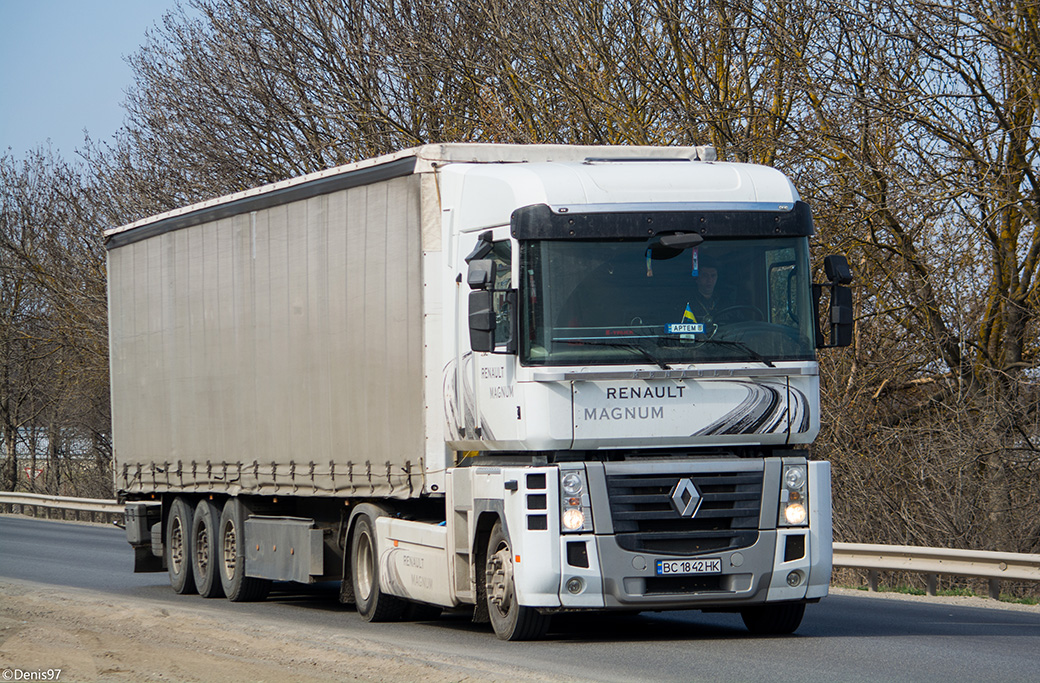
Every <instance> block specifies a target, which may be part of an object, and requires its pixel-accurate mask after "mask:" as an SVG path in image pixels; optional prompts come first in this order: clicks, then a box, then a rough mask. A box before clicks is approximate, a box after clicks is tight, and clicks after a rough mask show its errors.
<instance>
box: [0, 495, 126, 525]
mask: <svg viewBox="0 0 1040 683" xmlns="http://www.w3.org/2000/svg"><path fill="white" fill-rule="evenodd" d="M8 506H10V507H11V508H12V511H13V508H14V506H20V507H21V508H22V511H23V512H24V509H25V508H27V507H28V508H33V513H34V514H35V512H36V509H37V508H45V509H48V510H62V518H64V514H65V512H66V511H70V512H76V513H77V514H78V513H80V512H89V513H91V516H93V515H94V514H95V513H97V514H103V515H105V518H106V520H111V518H112V516H114V515H122V514H123V506H122V505H120V504H119V503H117V502H116V501H115V500H102V499H98V498H69V497H67V496H50V495H46V494H41V493H16V492H12V491H0V508H4V507H8Z"/></svg>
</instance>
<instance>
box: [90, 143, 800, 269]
mask: <svg viewBox="0 0 1040 683" xmlns="http://www.w3.org/2000/svg"><path fill="white" fill-rule="evenodd" d="M669 159H675V160H685V161H697V160H700V161H714V160H715V150H714V149H712V148H710V147H636V146H580V145H495V144H476V143H446V144H433V145H423V146H420V147H412V148H410V149H405V150H401V151H399V152H394V153H393V154H387V155H384V156H380V157H375V158H372V159H366V160H364V161H359V162H357V163H353V164H346V165H343V166H337V167H335V168H330V169H326V170H323V171H318V172H316V173H310V174H307V175H304V176H300V177H297V178H291V179H289V180H284V181H280V182H277V183H272V184H269V185H263V186H260V187H256V188H252V189H249V190H244V191H242V192H236V193H234V194H230V195H227V196H224V197H217V198H214V199H210V200H207V201H203V202H199V203H197V204H192V205H189V206H185V207H182V208H178V209H174V210H172V211H167V212H165V213H161V214H158V215H155V216H151V217H149V218H144V219H141V220H139V221H135V222H133V223H130V224H128V225H124V226H121V227H118V228H113V229H110V230H107V231H106V232H105V237H106V246H107V248H108V249H115V248H117V247H120V246H123V245H124V244H129V243H132V242H138V241H140V240H143V239H147V238H149V237H152V236H155V235H159V234H163V233H166V232H170V231H173V230H179V229H181V228H187V227H190V226H192V225H199V224H201V223H206V222H209V221H213V220H218V219H221V218H228V217H231V216H236V215H240V214H243V213H248V212H252V211H259V210H262V209H266V208H270V207H273V206H278V205H281V204H286V203H288V202H292V201H297V200H301V199H308V198H311V197H316V196H320V195H324V194H328V193H331V192H336V191H339V190H344V189H348V188H352V187H359V186H363V185H368V184H371V183H375V182H379V181H382V180H389V179H391V178H399V177H403V176H408V175H411V174H414V173H430V172H433V171H435V170H436V169H437V168H439V167H442V166H445V165H448V164H460V163H467V164H495V163H524V162H529V163H537V162H570V163H582V162H586V161H604V160H606V161H610V160H629V161H634V160H646V161H661V160H669ZM740 166H741V167H743V168H745V169H748V170H750V169H756V168H757V169H761V171H759V172H758V173H755V175H756V176H761V178H762V179H763V180H764V179H765V177H766V176H762V175H761V174H762V172H765V173H767V174H768V176H769V177H771V178H772V179H773V183H775V182H776V180H777V179H779V178H782V174H780V173H778V172H777V171H776V170H775V169H770V168H767V167H756V166H754V165H750V164H746V165H745V164H741V165H740ZM781 184H783V185H785V186H788V188H789V191H791V192H793V188H790V187H789V185H790V183H789V181H786V179H783V180H782V181H781ZM795 198H796V197H795Z"/></svg>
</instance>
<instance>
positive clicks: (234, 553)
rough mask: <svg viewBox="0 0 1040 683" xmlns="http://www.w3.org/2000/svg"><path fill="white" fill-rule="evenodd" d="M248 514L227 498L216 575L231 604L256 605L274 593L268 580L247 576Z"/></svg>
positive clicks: (222, 515) (240, 506) (240, 505)
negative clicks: (246, 523)
mask: <svg viewBox="0 0 1040 683" xmlns="http://www.w3.org/2000/svg"><path fill="white" fill-rule="evenodd" d="M245 518H246V510H245V506H244V505H242V503H241V501H239V500H238V499H237V498H228V500H227V502H226V503H224V511H223V512H222V513H220V527H219V533H218V534H217V538H218V539H219V542H218V544H217V573H218V574H219V575H220V585H221V587H223V589H224V595H226V596H227V599H228V600H230V601H231V602H256V601H259V600H263V599H264V598H266V597H267V594H268V593H269V592H270V591H271V581H270V580H269V579H258V578H256V577H254V576H246V548H245V543H246V538H245V530H246V526H245Z"/></svg>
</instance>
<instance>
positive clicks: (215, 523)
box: [191, 500, 224, 598]
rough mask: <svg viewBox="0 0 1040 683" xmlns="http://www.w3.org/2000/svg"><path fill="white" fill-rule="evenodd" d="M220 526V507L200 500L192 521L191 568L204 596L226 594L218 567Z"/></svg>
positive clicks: (212, 596)
mask: <svg viewBox="0 0 1040 683" xmlns="http://www.w3.org/2000/svg"><path fill="white" fill-rule="evenodd" d="M219 528H220V508H219V507H218V506H216V505H215V504H214V503H213V502H212V501H209V500H200V501H199V504H198V505H197V506H196V507H195V516H194V517H193V518H192V522H191V542H192V553H191V556H192V563H191V569H192V575H193V576H194V577H195V587H196V588H198V589H199V595H201V596H202V597H204V598H219V597H221V596H223V595H224V587H223V586H222V585H221V583H220V574H219V567H218V564H219V562H218V559H219V555H220V553H218V552H217V546H218V545H219V543H218V535H217V530H218V529H219Z"/></svg>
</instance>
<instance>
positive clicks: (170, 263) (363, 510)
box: [107, 144, 852, 640]
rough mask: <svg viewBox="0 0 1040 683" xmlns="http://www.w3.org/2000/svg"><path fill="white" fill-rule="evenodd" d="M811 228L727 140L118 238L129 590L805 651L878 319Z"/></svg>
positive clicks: (774, 177)
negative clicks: (837, 356) (823, 422)
mask: <svg viewBox="0 0 1040 683" xmlns="http://www.w3.org/2000/svg"><path fill="white" fill-rule="evenodd" d="M812 234H813V223H812V217H811V214H810V211H809V208H808V207H807V206H806V205H805V204H804V203H803V202H801V201H800V200H799V196H798V193H797V192H796V191H795V189H794V187H793V186H792V184H791V182H790V181H789V180H788V179H787V178H786V177H785V176H784V175H782V174H781V173H780V172H778V171H776V170H774V169H771V168H766V167H762V166H755V165H747V164H734V163H722V162H719V161H717V160H716V158H715V152H714V150H712V149H711V148H708V147H688V148H679V147H670V148H649V147H574V146H508V145H472V144H444V145H428V146H423V147H417V148H415V149H409V150H406V151H402V152H399V153H396V154H391V155H388V156H383V157H379V158H376V159H371V160H368V161H363V162H360V163H356V164H351V165H348V166H342V167H339V168H333V169H330V170H327V171H323V172H320V173H315V174H312V175H307V176H304V177H300V178H297V179H293V180H288V181H285V182H280V183H276V184H273V185H268V186H265V187H260V188H256V189H252V190H248V191H245V192H240V193H237V194H233V195H230V196H227V197H223V198H220V199H215V200H212V201H207V202H203V203H200V204H196V205H193V206H188V207H186V208H183V209H179V210H175V211H171V212H168V213H164V214H161V215H158V216H155V217H152V218H148V219H145V220H141V221H138V222H136V223H133V224H130V225H126V226H124V227H120V228H117V229H113V230H110V231H109V232H108V233H107V249H108V274H109V290H108V291H109V323H110V338H111V386H112V409H113V412H112V419H113V438H114V449H115V458H114V460H115V482H116V488H117V490H118V491H119V496H120V497H121V499H122V500H124V501H125V502H126V520H127V536H128V540H129V542H130V544H131V546H132V547H133V549H134V553H135V570H137V571H164V570H165V571H168V572H169V577H170V583H171V584H172V586H173V588H174V590H175V591H177V592H179V593H191V592H196V591H197V592H198V593H200V594H202V595H203V596H205V597H219V596H226V597H227V598H229V599H230V600H233V601H248V600H261V599H263V598H264V597H265V596H266V595H267V593H268V591H269V590H270V587H271V585H272V582H283V581H292V582H301V583H309V582H316V581H338V582H341V583H340V586H341V588H340V591H339V596H340V600H341V601H342V602H344V603H352V604H354V605H356V608H357V611H358V613H360V614H361V616H362V617H364V618H365V619H366V620H369V621H380V620H392V619H401V618H411V619H420V618H421V619H428V618H432V617H433V616H435V615H436V614H438V613H439V612H440V610H442V609H446V608H459V609H462V608H466V607H467V606H470V607H471V608H472V610H473V618H474V620H476V621H478V622H490V623H491V625H492V627H493V629H494V631H495V633H496V634H497V635H498V636H499V637H500V638H503V639H510V640H522V639H532V638H538V637H541V636H543V635H544V634H545V633H546V631H547V628H548V627H549V622H550V619H551V617H552V615H554V614H557V613H562V612H573V611H583V610H601V611H603V610H612V611H613V610H626V611H648V610H649V611H656V610H676V609H699V610H706V611H732V612H739V613H740V614H741V616H742V617H743V620H744V622H745V624H746V625H747V626H748V628H749V629H750V630H751V631H752V632H756V633H788V632H791V631H793V630H794V629H796V628H797V627H798V625H799V623H800V622H801V619H802V616H803V612H804V609H805V605H806V603H807V602H813V601H816V600H819V599H820V598H821V597H823V596H824V595H826V594H827V588H828V583H829V581H830V575H831V499H830V470H829V464H828V463H826V462H817V461H812V460H810V459H809V457H808V452H807V447H808V445H809V444H810V443H811V442H812V441H813V438H814V437H815V436H816V434H817V432H818V431H819V426H820V403H819V373H818V369H817V361H816V353H817V349H818V348H821V347H823V346H841V345H844V344H847V343H848V341H849V338H850V329H851V318H852V309H851V294H850V293H849V291H850V290H849V289H848V288H847V287H846V286H845V285H846V284H847V283H848V282H850V281H851V275H850V273H849V268H848V264H847V262H846V261H845V259H844V258H843V257H840V256H834V257H828V258H827V259H826V260H825V265H824V269H823V270H825V272H826V278H825V279H826V281H825V282H823V284H818V285H814V284H813V268H812V266H811V264H810V258H809V239H810V237H811V236H812ZM816 279H818V280H821V281H822V280H823V279H824V278H823V277H822V276H818V277H817V278H816ZM821 301H823V302H824V303H823V309H824V311H823V314H822V315H821V311H820V309H821Z"/></svg>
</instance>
